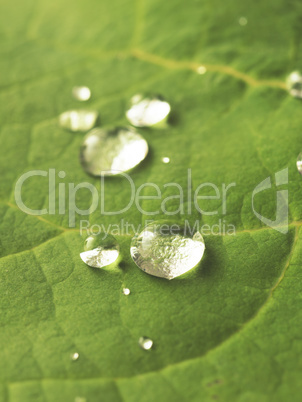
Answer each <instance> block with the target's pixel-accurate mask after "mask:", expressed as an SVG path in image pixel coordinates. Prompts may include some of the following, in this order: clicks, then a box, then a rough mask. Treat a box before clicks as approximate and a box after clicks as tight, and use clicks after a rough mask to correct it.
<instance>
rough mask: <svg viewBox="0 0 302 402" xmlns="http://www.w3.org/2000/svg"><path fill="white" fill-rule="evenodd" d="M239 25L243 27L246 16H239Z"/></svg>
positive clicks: (245, 22)
mask: <svg viewBox="0 0 302 402" xmlns="http://www.w3.org/2000/svg"><path fill="white" fill-rule="evenodd" d="M238 22H239V25H241V26H242V27H244V26H245V25H246V24H247V22H248V21H247V18H246V17H240V18H239V20H238Z"/></svg>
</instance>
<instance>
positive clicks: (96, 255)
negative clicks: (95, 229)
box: [80, 233, 120, 268]
mask: <svg viewBox="0 0 302 402" xmlns="http://www.w3.org/2000/svg"><path fill="white" fill-rule="evenodd" d="M119 249H120V248H119V245H118V243H117V241H116V240H115V238H114V237H113V236H111V235H109V234H107V235H106V237H105V239H104V234H103V233H102V234H98V235H91V236H89V237H87V239H86V240H85V243H84V251H83V252H82V253H81V254H80V257H81V258H82V260H83V261H84V262H85V264H87V265H89V266H90V267H93V268H102V267H105V266H106V265H109V264H112V263H113V262H114V261H116V259H117V257H118V255H119Z"/></svg>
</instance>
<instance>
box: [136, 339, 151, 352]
mask: <svg viewBox="0 0 302 402" xmlns="http://www.w3.org/2000/svg"><path fill="white" fill-rule="evenodd" d="M138 344H139V346H140V347H141V348H142V349H144V350H150V349H151V348H152V346H153V341H152V339H150V338H147V337H145V336H142V337H140V338H139V340H138Z"/></svg>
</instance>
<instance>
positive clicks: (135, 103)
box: [126, 94, 171, 128]
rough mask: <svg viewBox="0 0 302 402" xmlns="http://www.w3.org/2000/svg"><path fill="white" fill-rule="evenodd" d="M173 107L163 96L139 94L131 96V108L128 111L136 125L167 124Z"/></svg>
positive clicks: (157, 125)
mask: <svg viewBox="0 0 302 402" xmlns="http://www.w3.org/2000/svg"><path fill="white" fill-rule="evenodd" d="M170 111H171V107H170V105H169V103H168V102H166V101H165V100H164V99H163V98H162V97H161V96H147V97H144V96H143V95H141V94H137V95H135V96H133V97H132V98H131V104H130V108H129V109H128V110H127V112H126V117H127V119H128V120H129V122H130V123H131V124H132V125H133V126H136V127H151V126H152V127H157V128H162V127H165V126H166V123H167V120H168V116H169V113H170Z"/></svg>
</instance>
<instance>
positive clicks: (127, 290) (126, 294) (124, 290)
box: [123, 288, 130, 296]
mask: <svg viewBox="0 0 302 402" xmlns="http://www.w3.org/2000/svg"><path fill="white" fill-rule="evenodd" d="M123 293H124V295H125V296H128V295H130V289H128V288H124V289H123Z"/></svg>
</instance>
